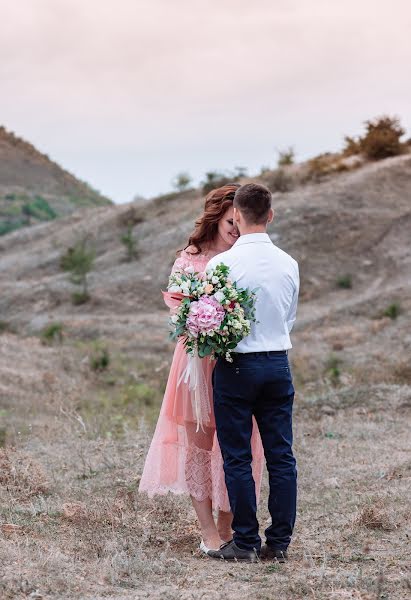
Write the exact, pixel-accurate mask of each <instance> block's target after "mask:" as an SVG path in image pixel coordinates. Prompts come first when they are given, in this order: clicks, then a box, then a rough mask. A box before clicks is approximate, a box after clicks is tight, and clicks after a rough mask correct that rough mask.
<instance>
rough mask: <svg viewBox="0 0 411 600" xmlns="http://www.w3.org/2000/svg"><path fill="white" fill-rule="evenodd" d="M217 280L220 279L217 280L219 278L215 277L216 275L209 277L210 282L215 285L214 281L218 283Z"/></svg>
mask: <svg viewBox="0 0 411 600" xmlns="http://www.w3.org/2000/svg"><path fill="white" fill-rule="evenodd" d="M219 281H220V280H219V278H218V277H217V275H214V276H213V277H212V278H211V283H214V285H215V284H216V283H218V282H219Z"/></svg>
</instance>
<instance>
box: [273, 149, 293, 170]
mask: <svg viewBox="0 0 411 600" xmlns="http://www.w3.org/2000/svg"><path fill="white" fill-rule="evenodd" d="M294 158H295V152H294V148H293V147H292V146H289V148H288V149H287V150H278V160H277V166H278V167H287V166H288V165H293V164H294Z"/></svg>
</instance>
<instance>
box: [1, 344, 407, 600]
mask: <svg viewBox="0 0 411 600" xmlns="http://www.w3.org/2000/svg"><path fill="white" fill-rule="evenodd" d="M39 347H40V348H43V351H44V352H47V353H50V349H49V348H48V347H44V346H42V345H41V344H39ZM52 352H55V353H58V352H60V349H54V350H52ZM80 356H81V354H80ZM72 360H74V359H73V358H72ZM49 361H50V356H49ZM160 366H161V365H160ZM153 367H154V366H153V365H152V366H151V368H152V369H153V371H154V370H155V369H154V368H153ZM86 374H87V371H85V372H84V374H83V375H82V377H85V375H86ZM88 376H89V375H87V377H88ZM23 377H24V376H23ZM85 382H86V379H81V378H79V379H78V383H79V384H81V385H79V386H78V388H77V392H76V393H77V394H79V395H80V396H81V395H82V394H83V393H84V385H85ZM22 383H23V384H24V381H23V382H22ZM97 384H98V380H97V379H94V378H92V379H91V381H89V382H88V384H87V385H89V386H91V387H88V388H87V389H88V392H87V393H89V394H90V398H93V397H95V398H98V393H97V395H95V396H93V394H92V390H93V386H95V385H97ZM48 385H49V392H48V394H50V395H53V396H55V395H56V393H57V388H56V386H58V382H56V381H52V382H51V383H49V384H48ZM310 389H311V388H310V386H308V387H306V386H304V385H302V384H301V386H300V390H299V392H300V393H299V395H298V398H297V402H296V417H295V437H296V441H295V448H296V454H297V459H298V465H299V512H298V520H297V526H296V531H295V536H294V540H293V544H292V546H291V549H290V561H289V563H288V564H286V565H284V566H279V565H277V564H267V563H259V564H257V565H226V564H222V563H220V562H218V561H216V562H214V561H211V560H210V559H206V558H205V557H202V556H200V555H199V553H198V552H197V550H196V547H197V544H198V540H199V532H198V528H197V524H196V521H195V516H194V513H193V510H192V508H191V507H190V504H189V502H188V501H187V499H186V498H185V497H179V496H172V495H169V496H163V497H159V498H158V499H156V500H149V499H148V498H147V497H146V496H144V495H139V494H138V493H137V491H136V489H137V486H138V481H139V474H140V473H141V468H142V465H143V460H144V456H145V453H146V449H147V444H148V442H149V440H150V435H151V434H150V431H151V428H152V422H151V424H150V423H149V424H146V425H144V423H143V422H141V424H140V427H139V428H136V427H132V428H129V429H126V430H124V431H123V432H122V435H120V436H117V437H116V438H110V437H108V438H107V437H105V436H102V435H101V434H98V433H97V432H96V431H95V430H94V429H93V427H91V426H90V423H92V416H91V414H89V415H88V417H86V416H83V419H82V421H81V420H80V421H79V420H78V419H77V418H76V415H77V416H78V414H79V413H77V412H76V401H75V395H74V396H67V397H66V398H62V397H60V399H59V400H58V402H54V403H53V401H52V399H51V398H49V397H48V396H47V393H46V395H45V397H44V396H43V400H44V407H45V410H44V411H43V412H42V410H41V406H39V405H38V404H37V399H36V397H35V395H33V398H34V403H35V406H36V410H38V411H39V414H38V419H37V422H36V426H35V428H34V429H33V430H32V431H29V430H28V429H26V430H24V431H25V433H24V434H22V435H20V436H18V437H17V438H16V441H15V443H14V447H13V448H12V447H10V446H7V447H6V448H5V449H3V450H2V453H1V457H2V465H3V470H2V479H1V486H0V500H1V506H2V510H1V513H0V523H1V530H0V531H1V533H0V561H1V564H2V565H3V573H2V576H1V578H0V590H1V593H0V595H1V597H2V598H5V599H11V598H27V597H30V598H38V599H40V598H50V599H51V598H103V597H106V598H111V599H114V598H130V600H131V598H133V599H136V598H137V599H139V598H152V599H153V600H154V599H155V600H166V599H167V600H168V599H170V598H171V599H173V598H175V599H176V600H177V599H180V598H183V599H184V598H185V599H187V600H189V599H190V600H194V598H198V597H200V598H202V597H203V598H206V597H207V598H213V599H215V600H220V599H223V598H224V599H228V600H230V599H231V598H236V597H238V590H239V588H241V593H242V594H243V595H244V596H245V597H251V596H252V597H255V598H257V599H258V600H268V599H271V598H272V597H273V589H275V590H276V592H275V593H276V595H278V597H281V598H284V599H286V600H288V599H295V600H300V599H302V598H315V599H318V600H325V599H334V598H336V599H339V598H341V599H343V598H358V599H360V598H361V599H364V600H365V599H367V598H370V599H372V600H377V598H383V597H386V598H395V600H400V599H402V598H404V599H405V598H406V596H407V587H406V586H407V580H406V575H405V573H406V564H407V561H408V556H409V554H408V550H407V543H408V538H407V535H409V525H407V523H408V518H409V514H408V512H407V511H408V507H407V501H406V498H407V489H408V488H409V481H410V476H411V469H410V463H409V459H408V458H407V455H406V440H407V436H408V423H407V420H406V419H405V418H404V416H405V413H404V404H406V402H407V401H409V398H410V390H409V388H408V387H407V386H403V387H399V386H397V387H395V386H391V387H390V386H385V387H378V386H376V387H375V388H374V389H373V390H372V391H371V390H370V388H369V387H368V388H364V389H363V390H362V391H361V389H358V390H356V392H355V393H354V390H353V388H351V387H349V386H345V387H342V388H341V389H338V390H335V389H333V388H332V387H330V386H327V384H326V383H324V392H323V394H322V395H318V393H316V392H315V391H314V392H310ZM97 392H98V389H97ZM43 393H44V390H43ZM365 399H366V400H365ZM92 406H93V402H92V401H91V403H90V410H91V408H92ZM94 407H95V410H96V411H98V412H99V414H100V413H101V410H102V409H101V404H99V403H98V402H96V403H95V404H94ZM61 409H62V410H61ZM29 410H30V398H29V397H26V398H25V399H24V401H22V399H20V400H18V402H17V403H16V405H15V414H14V419H16V418H18V419H21V420H24V418H25V415H26V414H27V411H29ZM100 416H101V414H100ZM13 422H14V421H13ZM266 498H267V486H266V483H265V484H264V490H263V501H262V503H261V507H260V514H259V519H260V524H261V527H262V528H263V527H264V526H265V523H266V522H267V520H268V513H267V509H266V506H265V504H266ZM365 498H368V499H367V500H366V499H365ZM384 595H385V596H384ZM276 597H277V596H276Z"/></svg>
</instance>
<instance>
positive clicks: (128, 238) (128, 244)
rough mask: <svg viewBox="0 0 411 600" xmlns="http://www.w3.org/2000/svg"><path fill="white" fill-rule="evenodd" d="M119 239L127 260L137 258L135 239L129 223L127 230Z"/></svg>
mask: <svg viewBox="0 0 411 600" xmlns="http://www.w3.org/2000/svg"><path fill="white" fill-rule="evenodd" d="M120 240H121V242H122V243H123V244H124V246H125V248H126V253H127V256H126V258H127V260H128V261H131V260H133V259H135V258H138V250H137V241H136V240H135V238H134V236H133V227H132V226H131V225H129V226H128V227H127V231H126V232H125V233H123V235H122V236H121V238H120Z"/></svg>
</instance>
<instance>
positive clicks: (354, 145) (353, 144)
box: [343, 135, 361, 156]
mask: <svg viewBox="0 0 411 600" xmlns="http://www.w3.org/2000/svg"><path fill="white" fill-rule="evenodd" d="M344 142H345V146H344V148H343V155H344V156H354V155H356V154H361V141H360V138H357V139H355V138H352V137H350V136H349V135H346V136H345V137H344Z"/></svg>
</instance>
